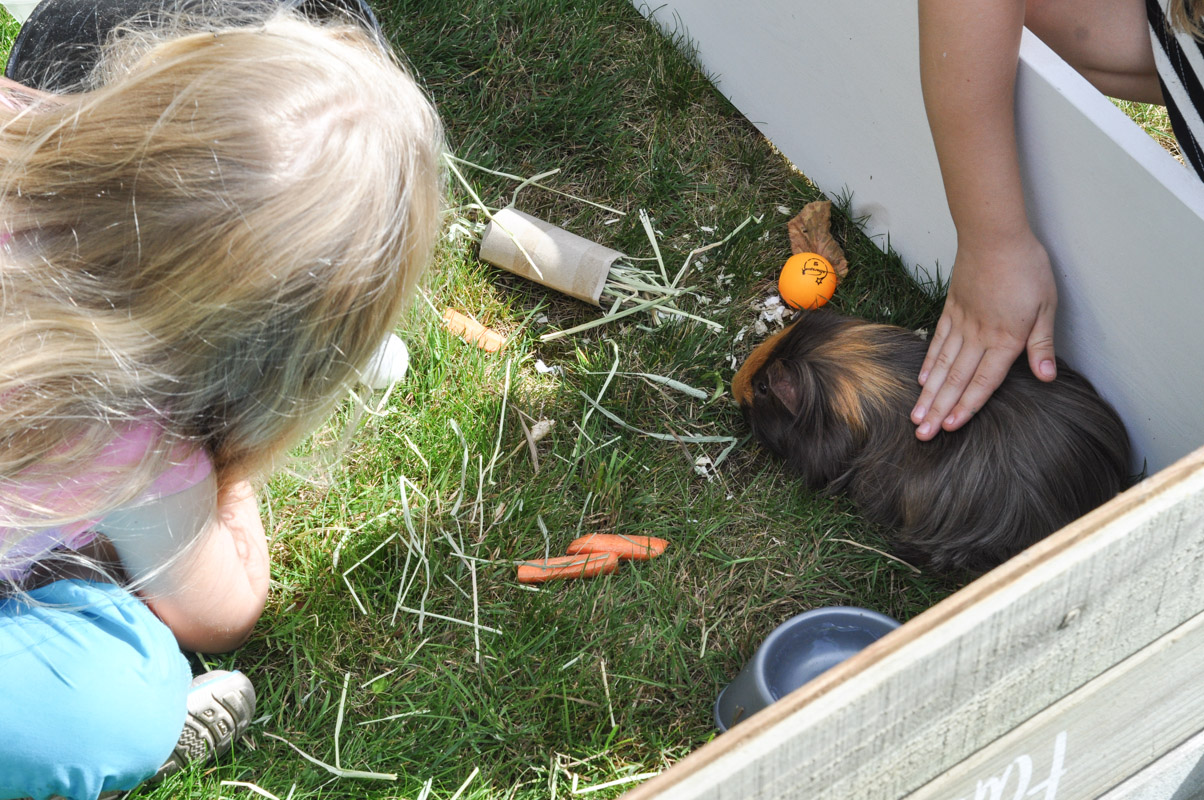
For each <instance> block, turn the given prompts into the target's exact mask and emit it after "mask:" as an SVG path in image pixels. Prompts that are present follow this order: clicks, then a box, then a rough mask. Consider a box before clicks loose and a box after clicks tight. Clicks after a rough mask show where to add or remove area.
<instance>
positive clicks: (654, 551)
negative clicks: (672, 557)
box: [566, 533, 669, 561]
mask: <svg viewBox="0 0 1204 800" xmlns="http://www.w3.org/2000/svg"><path fill="white" fill-rule="evenodd" d="M668 546H669V542H668V541H667V540H665V539H658V538H656V537H655V536H628V535H625V534H620V533H591V534H589V535H588V536H582V537H581V538H580V539H574V540H573V541H572V543H571V544H569V546H568V550H567V551H566V552H569V553H572V554H573V555H579V554H581V553H614V554H615V555H616V556H618V557H619V558H621V559H624V560H636V561H647V560H648V559H650V558H656V557H657V556H659V555H660V554H661V553H663V552H665V548H666V547H668Z"/></svg>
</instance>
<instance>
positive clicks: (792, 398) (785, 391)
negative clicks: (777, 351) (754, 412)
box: [766, 359, 803, 414]
mask: <svg viewBox="0 0 1204 800" xmlns="http://www.w3.org/2000/svg"><path fill="white" fill-rule="evenodd" d="M766 374H767V377H768V378H769V393H770V394H772V395H773V396H774V397H776V398H777V399H778V402H779V403H781V404H782V405H784V406H786V408H788V409H790V413H792V414H797V413H798V410H799V407H800V406H801V405H802V403H803V398H802V394H803V393H802V386H801V385H800V382H799V376H798V374H797V373H796V372H795V371H794V370H793V369H791V368H790V367H788V366H787V365H786V362H785V361H783V360H782V359H778V360H777V361H774V362H773V363H772V364H770V365H769V370H768V372H767V373H766Z"/></svg>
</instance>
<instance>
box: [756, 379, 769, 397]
mask: <svg viewBox="0 0 1204 800" xmlns="http://www.w3.org/2000/svg"><path fill="white" fill-rule="evenodd" d="M757 394H760V395H766V394H769V382H768V381H765V380H760V381H757Z"/></svg>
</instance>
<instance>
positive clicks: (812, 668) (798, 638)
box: [715, 606, 899, 731]
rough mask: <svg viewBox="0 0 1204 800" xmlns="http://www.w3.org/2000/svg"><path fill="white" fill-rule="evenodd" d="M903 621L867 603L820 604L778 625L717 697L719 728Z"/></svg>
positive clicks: (742, 717)
mask: <svg viewBox="0 0 1204 800" xmlns="http://www.w3.org/2000/svg"><path fill="white" fill-rule="evenodd" d="M897 627H899V622H898V621H897V620H893V619H891V618H890V617H888V616H886V615H884V614H879V613H878V612H877V611H870V610H869V609H865V608H854V607H851V606H832V607H829V608H817V609H813V610H811V611H807V612H805V613H802V614H799V615H798V616H796V617H791V618H790V619H788V620H786V622H784V623H782V624H781V625H779V626H778V627H777V628H775V629H774V631H773V632H772V633H770V634H769V636H767V637H766V638H765V641H764V642H762V643H761V646H760V647H758V648H757V652H756V653H754V654H753V657H752V659H750V660H749V662H748V663H747V664H745V665H744V669H743V670H741V671H740V674H739V675H737V676H736V679H735V680H733V681H732V682H731V683H729V684H728V685H727V687H726V688H725V689H724V690H723V691H722V692H720V693H719V698H718V699H717V700H716V701H715V724H716V725H717V726H718V727H719V730H720V731H726V730H727V729H728V728H730V727H731V726H732V725H735V724H736V723H738V722H741V721H743V720H745V719H747V718H748V717H750V716H752V715H753V714H755V713H756V712H758V711H760V710H761V709H763V708H765V707H766V706H768V705H770V704H771V703H774V702H776V701H777V700H779V699H780V698H782V697H785V696H786V695H788V694H790V693H791V692H792V691H794V690H795V689H797V688H798V687H800V686H802V685H803V684H804V683H806V682H807V681H809V680H811V679H812V678H814V677H815V676H817V675H819V674H820V673H821V672H823V671H824V670H827V669H829V668H831V667H833V666H835V665H837V664H839V663H840V662H841V661H844V660H845V659H846V658H848V657H849V656H851V655H853V654H854V653H856V652H858V651H860V650H863V649H864V648H866V647H867V646H869V645H870V644H872V643H874V642H876V641H877V640H878V639H881V638H882V637H883V636H885V635H886V634H888V633H890V632H891V631H892V630H894V629H895V628H897Z"/></svg>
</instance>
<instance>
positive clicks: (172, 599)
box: [98, 474, 269, 653]
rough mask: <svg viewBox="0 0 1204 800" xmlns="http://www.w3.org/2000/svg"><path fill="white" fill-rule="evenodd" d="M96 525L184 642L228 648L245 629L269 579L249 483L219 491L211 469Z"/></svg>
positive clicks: (206, 648)
mask: <svg viewBox="0 0 1204 800" xmlns="http://www.w3.org/2000/svg"><path fill="white" fill-rule="evenodd" d="M98 529H99V530H100V532H101V533H103V534H105V536H107V537H108V538H109V539H110V540H111V541H112V543H113V545H114V547H115V548H116V550H117V554H118V556H119V558H120V560H121V563H122V566H123V567H124V568H125V570H126V572H127V574H128V575H129V576H130V577H131V578H132V579H133V580H134V581H135V586H136V588H137V590H138V592H139V594H140V595H141V596H142V597H143V599H144V600H145V602H146V603H147V605H149V606H150V608H151V609H152V610H153V611H154V612H155V613H156V614H157V615H158V616H159V618H160V619H162V620H163V622H164V623H165V624H166V625H167V626H168V627H169V628H171V630H172V632H173V633H174V634H175V635H176V639H177V640H178V641H179V643H180V646H181V647H184V648H185V649H188V650H196V651H199V652H206V653H218V652H225V651H227V650H232V649H234V648H236V647H238V646H239V645H240V644H242V643H243V641H245V640H246V638H247V636H249V635H250V633H251V629H252V628H253V627H254V625H255V623H256V621H258V619H259V617H260V615H261V614H262V613H263V607H264V604H265V602H266V600H267V593H268V584H269V567H268V547H267V538H266V535H265V533H264V529H263V521H262V520H261V518H260V516H259V506H258V503H257V502H256V499H255V493H254V490H253V489H252V487H251V486H250V484H248V483H236V484H233V485H232V486H231V487H229V488H228V489H227V490H225V491H224V492H222V493H221V494H220V495H219V494H217V492H216V488H215V481H214V477H213V475H212V474H211V475H209V477H208V478H206V480H204V481H202V482H201V483H199V484H197V485H196V486H193V487H191V488H189V489H186V490H184V491H182V492H179V493H177V494H172V495H168V496H167V497H164V498H162V499H160V500H158V501H156V502H154V503H150V504H146V505H142V506H138V507H135V508H130V509H119V510H117V511H115V512H113V513H111V514H109V515H108V516H106V517H105V518H104V520H102V522H101V524H100V525H99V526H98Z"/></svg>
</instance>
